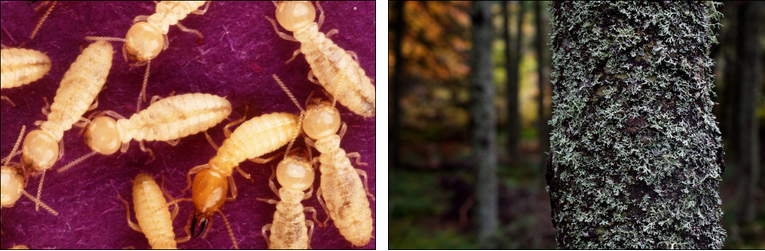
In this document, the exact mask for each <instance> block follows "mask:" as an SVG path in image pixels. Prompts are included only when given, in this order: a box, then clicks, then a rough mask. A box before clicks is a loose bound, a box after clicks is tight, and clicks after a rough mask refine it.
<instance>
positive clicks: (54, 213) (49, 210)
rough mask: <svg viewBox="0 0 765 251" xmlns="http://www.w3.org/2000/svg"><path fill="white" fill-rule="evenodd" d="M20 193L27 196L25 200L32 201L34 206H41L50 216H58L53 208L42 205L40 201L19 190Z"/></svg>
mask: <svg viewBox="0 0 765 251" xmlns="http://www.w3.org/2000/svg"><path fill="white" fill-rule="evenodd" d="M21 193H23V194H24V195H25V196H27V198H29V199H30V200H32V201H34V202H35V204H37V205H38V206H42V207H43V208H45V210H48V212H50V213H51V214H53V215H55V216H58V212H56V210H53V208H50V207H49V206H48V205H46V204H45V203H43V202H42V201H41V200H38V199H37V198H35V197H34V196H32V195H30V194H29V193H27V191H24V190H21Z"/></svg>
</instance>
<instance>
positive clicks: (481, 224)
mask: <svg viewBox="0 0 765 251" xmlns="http://www.w3.org/2000/svg"><path fill="white" fill-rule="evenodd" d="M491 5H492V3H491V2H475V3H473V7H472V11H471V18H472V22H473V24H472V40H473V49H472V61H471V71H472V72H471V76H470V103H471V107H470V117H471V120H472V124H473V128H472V140H471V144H472V148H473V157H474V160H475V163H476V169H475V170H476V172H477V175H476V176H477V179H476V182H475V185H476V195H475V198H476V207H477V208H476V209H477V210H476V211H477V215H476V224H477V227H478V231H477V233H478V241H479V243H483V242H485V241H486V240H488V239H489V237H491V236H492V235H493V234H494V232H495V230H496V229H497V226H498V224H499V214H498V211H497V200H498V199H497V198H498V197H497V176H496V175H497V155H496V142H495V141H496V138H497V129H496V124H497V118H496V109H495V107H494V103H493V100H494V83H493V80H494V78H493V76H492V73H493V69H494V67H493V64H492V42H493V40H494V39H493V38H494V37H493V35H492V31H493V29H494V27H493V26H492V14H491V10H490V8H491Z"/></svg>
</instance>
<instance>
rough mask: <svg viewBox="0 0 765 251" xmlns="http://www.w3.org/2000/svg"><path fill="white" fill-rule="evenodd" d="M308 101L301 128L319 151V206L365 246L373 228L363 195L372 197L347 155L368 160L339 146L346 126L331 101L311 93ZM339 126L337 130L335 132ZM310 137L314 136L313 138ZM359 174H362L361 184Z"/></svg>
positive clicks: (349, 236) (356, 242) (345, 233)
mask: <svg viewBox="0 0 765 251" xmlns="http://www.w3.org/2000/svg"><path fill="white" fill-rule="evenodd" d="M274 78H275V79H276V80H277V82H278V83H279V85H281V86H282V88H283V89H284V90H285V92H287V93H288V95H289V96H290V98H291V99H292V101H293V102H294V103H295V105H297V106H298V108H300V105H299V104H298V103H297V100H296V99H295V98H294V97H293V96H292V95H291V94H289V90H287V87H286V86H284V84H283V83H282V82H281V81H280V80H279V79H278V78H276V77H275V76H274ZM308 101H309V102H310V103H308V104H306V108H307V111H306V112H305V118H304V119H303V131H304V132H305V133H306V135H308V137H310V138H308V137H306V138H305V143H306V146H308V147H311V146H313V147H315V148H316V149H317V150H319V152H320V153H321V155H320V156H319V157H318V158H319V162H320V163H321V166H320V170H321V183H320V186H319V189H318V190H317V191H316V197H317V198H318V199H319V203H320V204H321V205H322V207H325V209H326V210H325V211H328V212H329V216H330V218H332V219H333V220H334V222H335V226H336V227H337V229H338V230H340V234H342V235H343V236H344V237H345V239H346V240H348V241H350V242H351V243H352V244H353V245H355V246H364V245H366V244H367V243H369V240H370V238H372V230H373V227H372V211H371V210H370V209H369V202H368V201H367V198H366V195H369V196H370V197H371V198H372V200H374V199H375V197H374V195H372V194H371V193H369V188H368V182H367V173H366V171H364V170H361V169H355V170H354V168H353V166H351V161H350V159H349V157H351V158H353V157H355V158H356V164H358V165H367V164H366V163H361V162H360V158H361V155H360V154H359V153H358V152H353V153H349V154H346V153H345V150H343V149H342V148H340V140H341V139H342V138H343V135H345V132H346V129H347V126H346V125H345V123H342V124H343V125H342V128H340V124H341V121H340V111H338V110H337V108H335V104H334V101H333V102H329V101H326V100H323V99H321V98H314V99H311V98H310V97H309V99H308ZM300 109H301V110H302V108H300ZM338 129H340V133H339V134H335V132H337V130H338ZM311 139H315V140H316V142H314V141H312V140H311ZM312 161H313V160H312ZM359 175H361V176H363V177H364V184H363V185H362V182H361V179H360V178H359ZM322 195H324V196H323V197H324V199H325V200H326V206H325V204H324V202H323V201H322V200H321V197H322ZM327 220H329V218H328V219H327Z"/></svg>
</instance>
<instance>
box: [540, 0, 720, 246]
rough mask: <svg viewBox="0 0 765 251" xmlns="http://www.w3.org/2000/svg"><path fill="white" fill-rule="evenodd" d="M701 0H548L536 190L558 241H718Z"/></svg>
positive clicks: (709, 9)
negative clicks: (548, 99)
mask: <svg viewBox="0 0 765 251" xmlns="http://www.w3.org/2000/svg"><path fill="white" fill-rule="evenodd" d="M718 17H719V16H718V12H717V11H716V10H715V9H714V4H713V3H711V2H693V3H691V2H687V1H682V2H680V1H672V2H669V1H663V2H643V3H639V2H597V3H596V2H579V1H574V2H555V3H554V4H553V5H552V32H551V34H550V36H551V41H552V50H553V71H552V74H551V79H552V86H553V97H552V101H553V103H552V104H553V107H552V115H553V116H552V119H551V125H552V126H553V130H552V132H551V143H552V148H551V151H550V155H549V156H548V165H547V173H546V174H545V176H546V178H547V184H548V186H547V190H548V192H549V193H550V205H551V207H552V223H553V226H555V228H556V232H557V234H556V241H557V243H558V247H559V248H567V249H568V248H571V249H574V248H575V249H582V248H587V249H662V248H677V249H719V248H721V247H722V244H723V241H724V238H725V230H724V229H723V228H722V224H721V219H722V210H721V208H720V205H721V203H722V202H721V200H720V196H719V194H718V186H719V182H720V173H721V172H722V170H723V162H722V145H721V143H720V132H719V130H718V128H717V125H716V122H715V117H714V115H713V114H712V106H713V102H712V99H711V94H712V85H713V74H712V70H711V67H712V66H713V65H714V61H713V60H712V59H710V58H709V57H708V54H709V49H710V47H711V45H712V43H715V42H716V40H715V37H714V36H715V35H714V34H713V33H712V26H715V25H716V21H715V18H718Z"/></svg>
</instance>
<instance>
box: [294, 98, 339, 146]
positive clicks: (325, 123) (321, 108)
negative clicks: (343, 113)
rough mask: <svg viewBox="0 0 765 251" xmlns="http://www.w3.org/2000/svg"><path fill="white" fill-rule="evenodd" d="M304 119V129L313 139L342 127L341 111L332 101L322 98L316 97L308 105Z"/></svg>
mask: <svg viewBox="0 0 765 251" xmlns="http://www.w3.org/2000/svg"><path fill="white" fill-rule="evenodd" d="M306 109H308V110H307V111H306V113H305V119H304V120H303V130H304V131H305V133H306V134H307V135H308V137H311V138H313V139H321V138H325V137H327V136H330V135H332V134H334V133H335V132H337V130H338V129H340V123H341V121H340V111H338V110H337V108H335V107H334V106H332V103H331V102H329V101H326V100H322V99H321V98H314V99H312V100H311V102H310V103H309V104H308V105H307V107H306Z"/></svg>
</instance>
